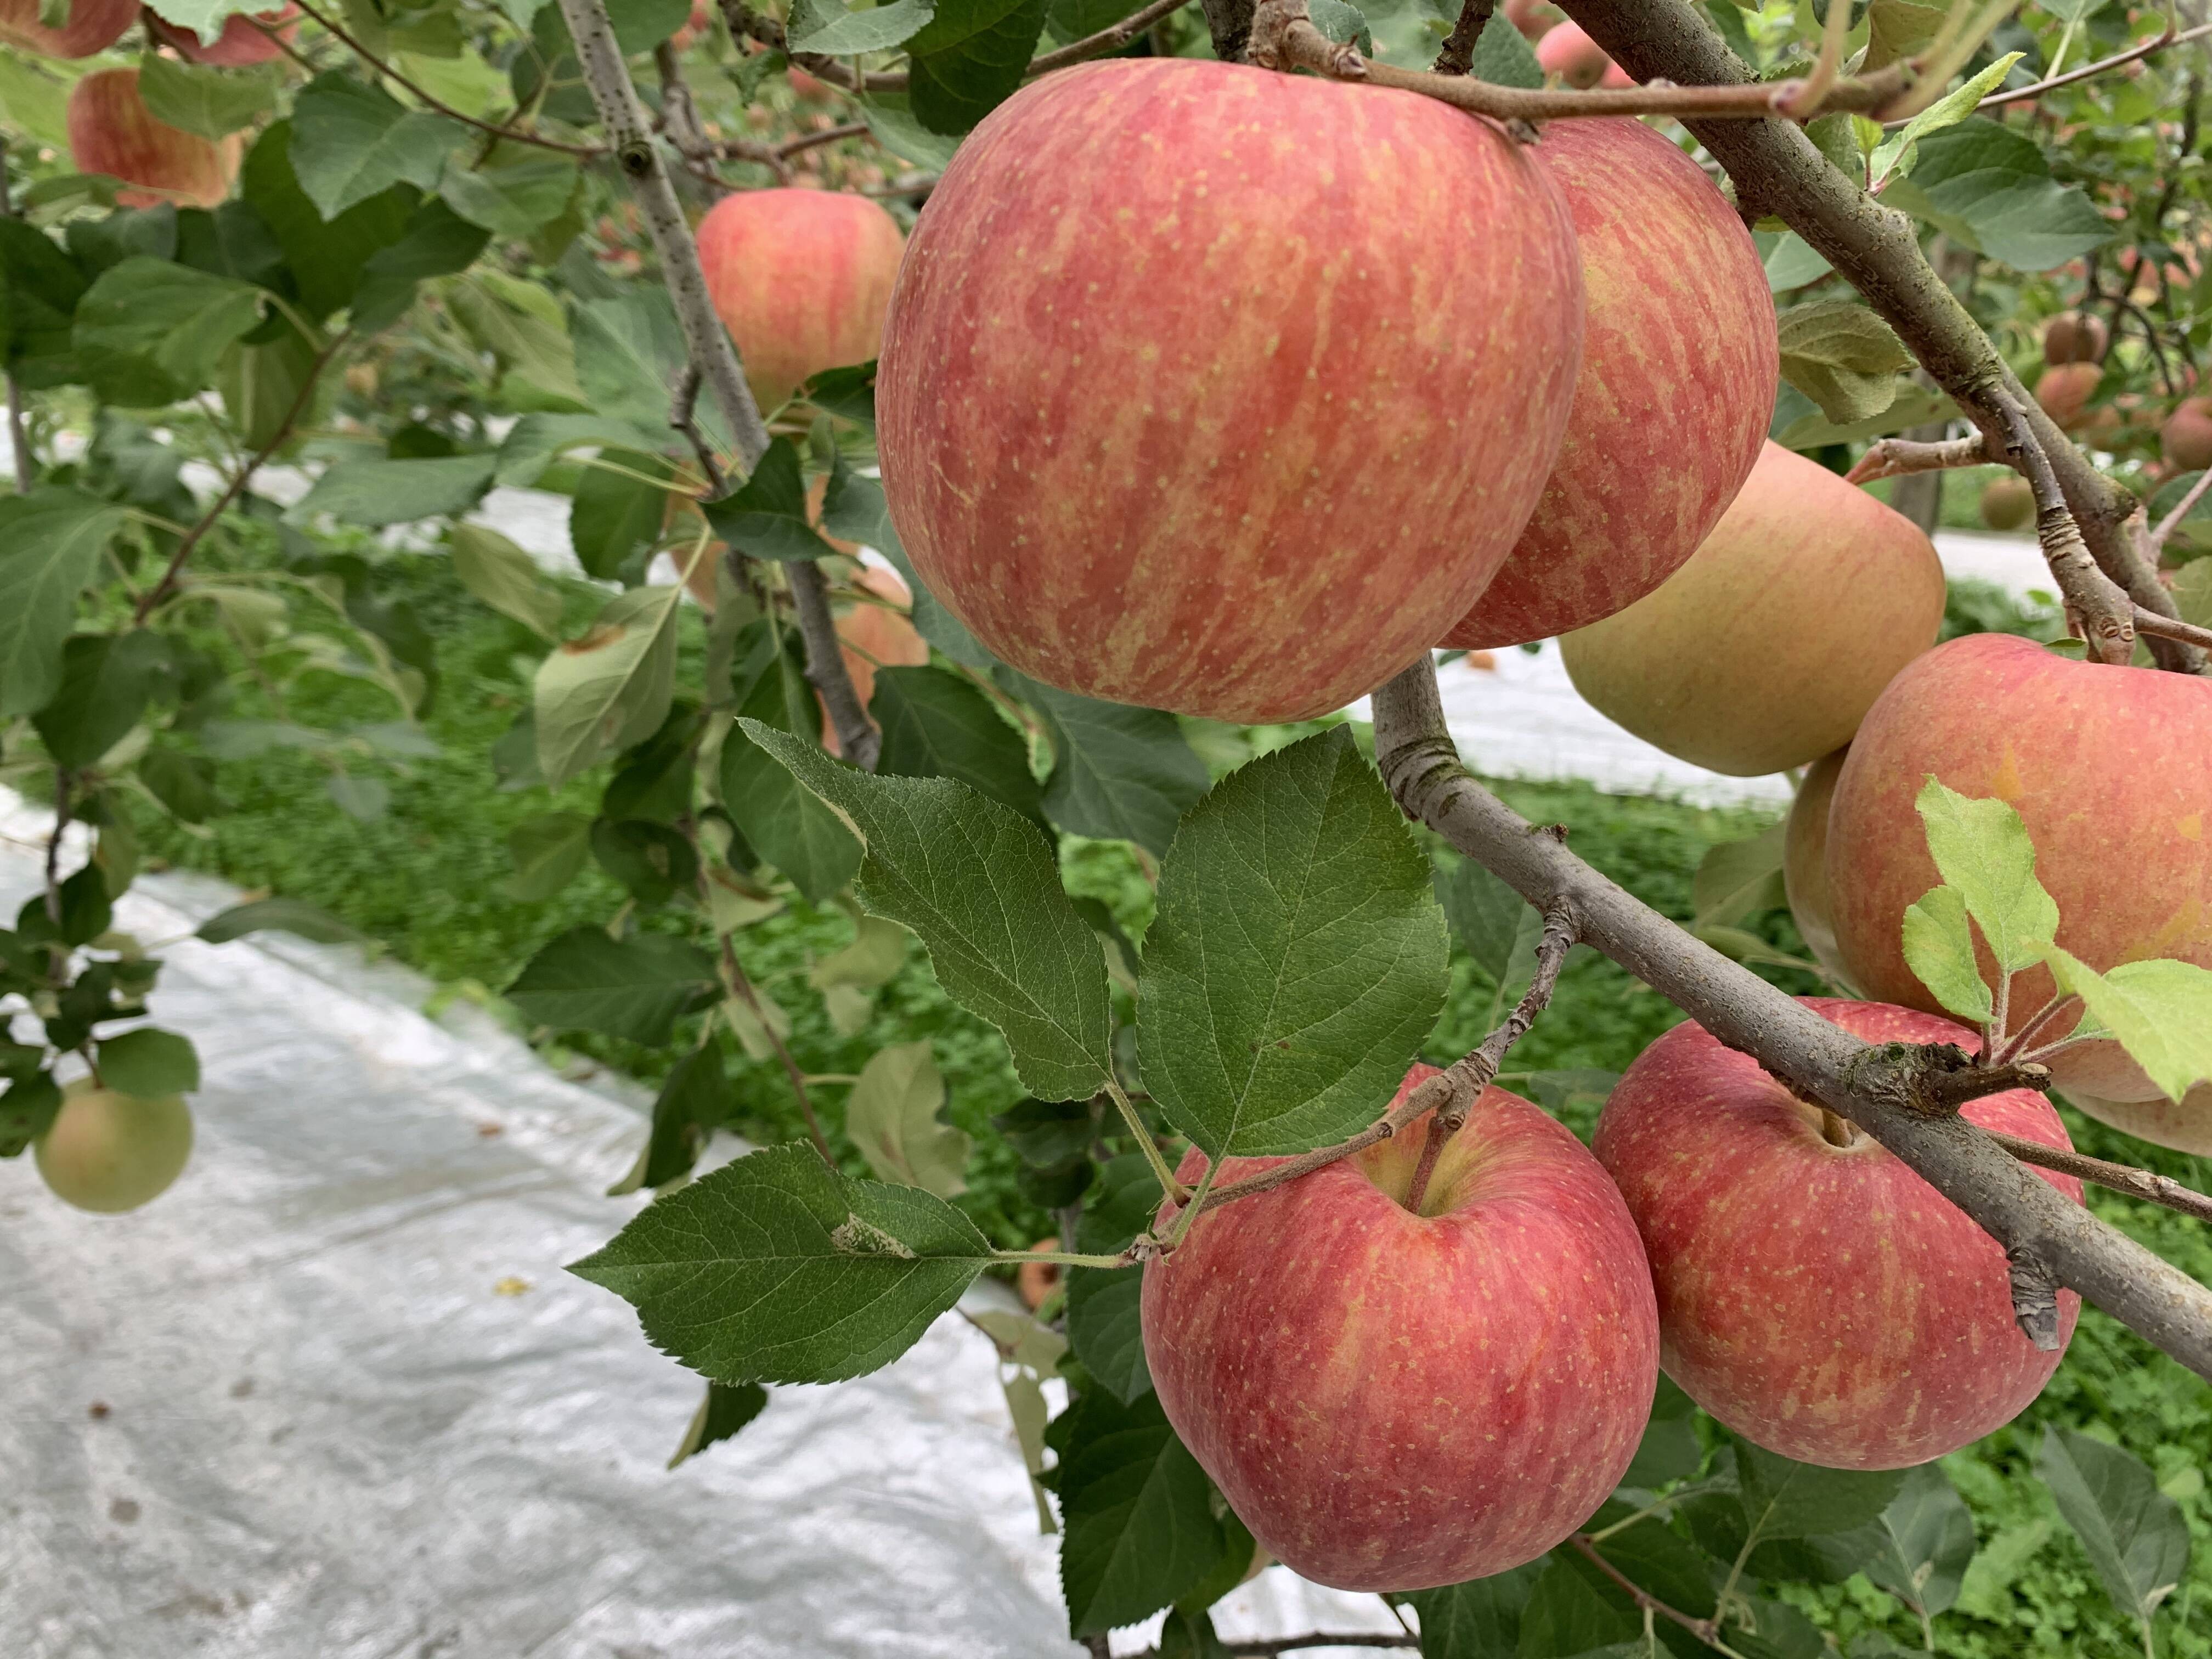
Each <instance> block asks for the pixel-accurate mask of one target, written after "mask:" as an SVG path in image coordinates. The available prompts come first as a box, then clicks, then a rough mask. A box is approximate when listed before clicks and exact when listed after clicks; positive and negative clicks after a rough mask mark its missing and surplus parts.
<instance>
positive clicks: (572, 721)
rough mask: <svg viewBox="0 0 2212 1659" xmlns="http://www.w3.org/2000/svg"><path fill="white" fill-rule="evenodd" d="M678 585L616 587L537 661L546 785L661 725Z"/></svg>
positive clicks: (670, 677)
mask: <svg viewBox="0 0 2212 1659" xmlns="http://www.w3.org/2000/svg"><path fill="white" fill-rule="evenodd" d="M484 459H489V457H485V458H484ZM394 465H398V463H394ZM417 465H427V463H417ZM683 591H684V590H683V589H681V588H678V587H636V588H632V589H631V590H630V591H629V592H627V593H618V594H617V595H616V596H615V597H614V598H613V599H610V600H608V601H607V605H606V608H605V610H603V611H600V612H599V617H598V619H597V620H596V621H594V622H593V623H592V626H591V628H590V629H589V631H587V632H586V634H585V635H583V636H582V637H581V638H580V639H574V640H570V641H567V642H565V643H564V644H562V645H560V646H557V647H555V649H554V650H553V652H552V653H551V654H550V655H549V656H548V657H547V658H546V659H545V660H544V662H542V663H540V664H539V665H538V680H537V684H536V687H535V690H534V691H533V694H532V706H533V708H535V710H536V713H537V720H538V767H539V769H540V770H541V771H543V772H544V775H545V781H546V782H547V783H548V784H549V785H550V786H551V787H554V788H556V789H557V788H558V787H560V786H561V785H562V784H563V783H566V782H567V781H568V780H569V779H570V778H573V777H574V776H575V775H577V774H578V773H579V772H581V771H583V770H584V769H586V767H589V766H592V765H595V764H596V763H599V762H600V761H602V760H605V758H606V757H608V756H610V755H616V754H619V753H621V752H622V751H623V750H625V749H628V748H629V747H630V746H631V745H632V744H639V743H642V742H644V741H645V740H646V739H647V738H649V737H651V736H652V735H653V733H654V732H657V731H659V729H660V723H661V721H662V720H665V719H666V718H667V717H668V706H669V703H670V702H671V701H672V700H673V698H674V696H675V692H676V607H677V601H678V598H679V597H680V596H681V595H682V593H683Z"/></svg>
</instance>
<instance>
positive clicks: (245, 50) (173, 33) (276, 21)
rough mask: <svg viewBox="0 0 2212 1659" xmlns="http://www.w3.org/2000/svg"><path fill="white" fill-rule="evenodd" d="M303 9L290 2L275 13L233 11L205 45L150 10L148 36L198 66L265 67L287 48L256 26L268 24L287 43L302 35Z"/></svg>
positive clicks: (280, 55) (195, 34)
mask: <svg viewBox="0 0 2212 1659" xmlns="http://www.w3.org/2000/svg"><path fill="white" fill-rule="evenodd" d="M299 16H300V9H299V8H298V7H297V6H295V5H292V4H290V3H289V0H288V3H286V4H284V5H282V6H278V7H276V8H275V9H273V10H270V11H264V12H256V13H255V14H253V15H252V17H248V16H247V15H246V14H245V13H244V12H234V13H232V14H231V15H230V16H228V17H227V18H225V19H224V20H223V25H222V33H221V34H218V35H217V36H216V38H215V40H213V41H212V42H210V43H209V44H207V45H202V44H201V41H200V37H199V36H198V34H197V33H195V32H194V31H192V30H191V29H188V28H183V27H179V26H178V25H177V24H174V23H172V22H171V21H168V19H167V18H166V17H163V16H162V15H161V14H160V13H158V12H156V11H155V10H153V9H151V8H149V9H148V10H147V13H146V27H147V30H148V32H149V33H151V34H153V35H155V37H156V38H158V39H159V40H162V41H164V42H165V43H167V45H169V46H174V47H175V48H176V49H177V53H178V55H179V57H181V58H187V59H189V60H190V61H191V62H192V63H195V64H218V65H220V66H221V67H222V68H224V69H243V68H245V67H246V66H247V65H248V64H265V63H268V62H269V61H270V59H271V58H280V57H282V56H283V52H284V48H283V47H282V46H278V45H277V44H276V41H275V40H272V39H270V36H268V35H267V34H264V33H262V31H261V30H260V29H259V28H258V27H255V25H256V23H257V22H258V23H263V24H266V25H267V26H268V27H270V28H272V29H275V30H276V33H278V34H280V35H282V36H283V38H284V39H285V40H290V39H291V38H292V37H293V36H294V35H295V34H297V33H299V32H300V24H299Z"/></svg>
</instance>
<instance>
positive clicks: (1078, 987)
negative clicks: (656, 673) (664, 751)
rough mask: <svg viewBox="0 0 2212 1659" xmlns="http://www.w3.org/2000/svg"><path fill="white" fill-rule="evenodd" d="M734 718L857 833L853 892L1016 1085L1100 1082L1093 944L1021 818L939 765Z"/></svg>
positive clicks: (1102, 1003) (1099, 966) (1086, 1086)
mask: <svg viewBox="0 0 2212 1659" xmlns="http://www.w3.org/2000/svg"><path fill="white" fill-rule="evenodd" d="M738 725H739V726H740V727H741V728H742V729H743V730H744V732H745V733H746V734H747V735H749V736H750V738H752V740H753V741H754V742H755V743H757V744H759V745H760V746H761V747H762V748H763V749H764V750H767V751H768V752H769V754H771V755H773V756H775V758H776V759H778V760H780V761H781V762H782V763H783V764H784V765H785V766H786V767H787V768H788V769H790V771H791V774H792V775H793V776H794V777H796V778H797V779H798V780H799V781H800V782H801V783H803V784H804V785H805V786H806V787H807V788H808V789H810V790H811V791H812V792H813V793H815V794H816V795H817V796H819V797H820V798H821V799H823V801H825V802H827V803H828V804H829V805H830V806H831V807H832V808H834V809H835V810H836V811H837V813H838V814H839V815H840V816H841V817H843V818H844V820H845V821H846V823H847V824H848V826H849V827H850V828H851V829H852V830H853V832H854V834H855V835H857V836H859V837H860V841H861V842H862V844H863V846H864V847H865V848H866V857H865V858H864V859H863V860H862V862H861V865H860V880H859V884H858V887H857V889H856V890H857V891H858V893H859V896H860V902H861V903H863V904H864V905H866V907H867V908H869V909H870V910H872V911H873V912H875V913H876V914H877V915H882V916H887V917H889V918H890V920H891V921H896V922H900V923H902V924H903V925H904V926H906V927H909V928H911V929H912V930H913V931H914V932H915V933H917V934H919V935H920V936H921V942H922V943H923V944H924V945H927V947H928V949H929V954H930V958H931V960H932V961H933V963H935V964H936V968H937V977H938V979H939V981H940V982H941V983H942V984H943V985H944V987H945V990H946V992H947V993H948V994H951V997H952V1000H954V1001H956V1002H957V1003H958V1004H959V1005H960V1006H962V1007H963V1008H965V1009H967V1010H968V1011H969V1012H970V1013H973V1014H975V1015H977V1016H979V1017H981V1018H984V1019H987V1020H988V1021H990V1022H991V1024H994V1025H995V1026H997V1027H998V1028H999V1030H1000V1031H1002V1032H1003V1033H1005V1035H1006V1046H1007V1047H1008V1048H1010V1049H1012V1052H1013V1060H1014V1070H1015V1073H1016V1074H1017V1075H1018V1076H1019V1077H1020V1079H1021V1080H1022V1085H1023V1086H1024V1088H1026V1089H1028V1090H1029V1091H1030V1092H1031V1093H1032V1094H1035V1095H1036V1096H1038V1097H1042V1098H1044V1099H1048V1100H1074V1099H1078V1098H1080V1097H1087V1096H1089V1095H1091V1094H1092V1093H1094V1092H1096V1091H1097V1090H1098V1089H1099V1088H1101V1087H1103V1085H1104V1084H1105V1082H1106V1079H1107V1077H1108V1075H1109V1073H1108V1066H1109V1058H1108V1054H1109V1036H1110V1030H1111V1013H1110V1006H1109V994H1108V991H1107V985H1106V963H1105V957H1104V955H1103V952H1102V951H1101V949H1100V946H1099V942H1098V937H1097V934H1096V933H1092V932H1091V927H1090V925H1089V924H1088V923H1087V922H1085V921H1084V920H1083V918H1082V917H1081V916H1080V915H1078V914H1077V912H1076V909H1075V906H1074V905H1073V903H1072V902H1070V901H1069V899H1068V896H1067V895H1066V891H1065V890H1062V888H1061V886H1060V873H1059V871H1058V869H1057V868H1056V867H1055V866H1054V860H1053V854H1052V849H1051V848H1049V847H1048V846H1047V845H1046V843H1045V839H1044V837H1043V836H1041V835H1039V834H1038V833H1037V829H1036V825H1035V824H1033V823H1030V822H1029V821H1028V820H1027V819H1026V818H1024V817H1022V816H1021V815H1020V814H1018V813H1017V812H1016V811H1013V810H1012V808H1011V807H1007V806H1004V805H1000V803H999V802H997V801H994V800H992V799H988V798H987V797H986V796H983V795H980V794H978V793H976V792H975V790H973V789H970V788H969V787H968V786H967V785H965V784H963V783H956V782H954V781H952V780H951V779H950V778H890V777H876V776H872V775H870V774H868V773H866V772H860V771H855V770H854V769H853V768H851V767H849V766H845V765H842V764H841V763H838V762H836V761H833V760H831V759H830V758H829V756H827V755H825V754H823V752H822V751H821V750H820V749H818V748H817V747H815V746H814V745H813V744H809V743H807V742H805V740H804V739H801V738H794V737H792V736H790V735H788V734H787V733H785V732H777V731H775V730H773V729H772V728H770V727H769V726H763V725H762V724H761V723H760V722H759V721H758V720H740V721H738Z"/></svg>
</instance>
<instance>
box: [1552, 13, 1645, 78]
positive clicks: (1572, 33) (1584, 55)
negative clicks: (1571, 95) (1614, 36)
mask: <svg viewBox="0 0 2212 1659" xmlns="http://www.w3.org/2000/svg"><path fill="white" fill-rule="evenodd" d="M1536 63H1537V64H1538V66H1539V67H1540V68H1541V69H1542V70H1543V71H1544V73H1545V74H1547V75H1556V76H1559V78H1560V79H1561V80H1562V81H1564V82H1566V83H1567V84H1568V85H1569V86H1571V87H1577V88H1582V89H1583V90H1585V91H1586V90H1588V89H1589V88H1591V87H1632V86H1634V85H1635V84H1636V82H1635V80H1634V79H1633V78H1632V76H1630V75H1629V73H1628V71H1627V70H1625V69H1623V68H1621V67H1620V64H1616V63H1614V62H1613V59H1612V58H1608V57H1607V56H1606V51H1605V48H1604V47H1603V46H1600V45H1598V43H1597V42H1596V41H1595V40H1591V39H1590V38H1589V35H1588V34H1586V33H1583V26H1582V25H1581V24H1579V23H1576V22H1571V21H1570V22H1565V23H1561V24H1559V25H1557V26H1556V27H1553V28H1550V29H1547V30H1546V31H1545V33H1544V38H1543V39H1542V40H1539V41H1538V42H1537V43H1536Z"/></svg>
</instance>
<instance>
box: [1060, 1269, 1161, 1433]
mask: <svg viewBox="0 0 2212 1659" xmlns="http://www.w3.org/2000/svg"><path fill="white" fill-rule="evenodd" d="M1144 1285H1145V1275H1144V1270H1143V1269H1142V1268H1141V1267H1117V1268H1115V1269H1113V1270H1112V1271H1110V1272H1109V1270H1107V1269H1105V1268H1103V1267H1073V1268H1070V1269H1069V1270H1068V1275H1067V1341H1068V1346H1070V1347H1072V1348H1073V1349H1074V1350H1075V1357H1076V1358H1078V1359H1079V1360H1081V1361H1082V1362H1083V1368H1084V1369H1085V1370H1087V1371H1089V1372H1090V1373H1091V1376H1094V1377H1096V1378H1097V1380H1098V1383H1099V1386H1100V1387H1102V1388H1105V1389H1111V1390H1112V1391H1113V1394H1114V1397H1115V1399H1116V1400H1121V1401H1131V1400H1134V1399H1136V1398H1137V1397H1138V1396H1139V1395H1142V1394H1146V1393H1148V1392H1150V1391H1151V1389H1152V1368H1151V1367H1150V1366H1149V1365H1147V1364H1146V1363H1145V1332H1144V1324H1143V1320H1142V1317H1141V1305H1140V1304H1142V1301H1143V1297H1144Z"/></svg>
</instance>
